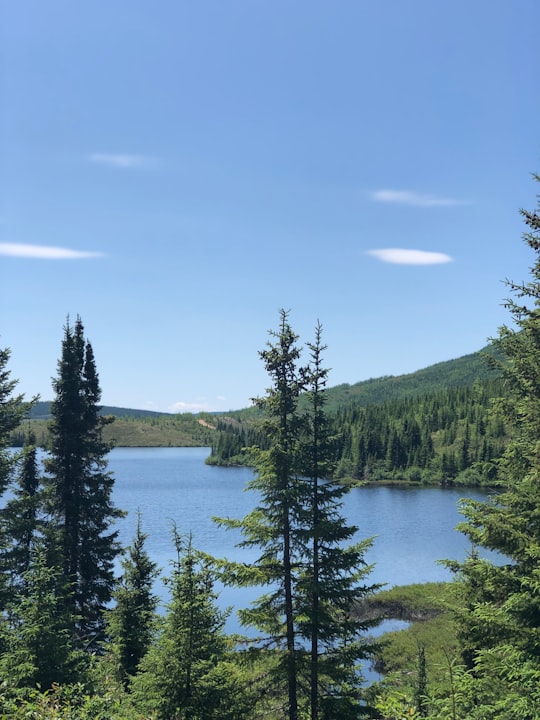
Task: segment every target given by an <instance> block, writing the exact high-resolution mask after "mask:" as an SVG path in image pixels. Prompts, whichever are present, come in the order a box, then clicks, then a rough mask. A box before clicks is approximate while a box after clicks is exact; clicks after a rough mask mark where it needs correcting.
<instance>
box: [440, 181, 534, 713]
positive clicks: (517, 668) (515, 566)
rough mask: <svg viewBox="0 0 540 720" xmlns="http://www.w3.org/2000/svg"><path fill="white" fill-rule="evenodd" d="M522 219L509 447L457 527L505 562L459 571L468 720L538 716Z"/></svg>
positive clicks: (505, 365)
mask: <svg viewBox="0 0 540 720" xmlns="http://www.w3.org/2000/svg"><path fill="white" fill-rule="evenodd" d="M536 180H537V181H540V177H538V176H536ZM522 215H523V218H524V220H525V223H526V225H527V227H528V231H527V232H526V233H525V234H524V240H525V242H526V244H527V245H528V246H529V247H530V248H531V249H532V250H533V251H534V252H535V254H536V259H535V262H534V264H533V266H532V268H531V279H530V280H529V282H526V283H514V282H511V281H507V285H508V286H509V288H510V290H511V292H512V295H513V297H512V298H511V299H509V300H507V302H506V306H507V307H508V309H509V311H510V314H511V317H512V319H513V321H514V324H515V326H514V327H508V326H504V327H502V328H501V329H500V333H499V337H498V339H497V341H496V346H497V348H498V349H499V350H500V352H501V353H502V357H503V360H502V362H501V370H502V372H503V376H504V379H505V382H506V384H507V388H508V391H509V396H508V398H507V399H505V400H504V401H502V402H503V405H504V412H505V420H506V421H507V422H510V421H511V422H512V423H513V438H512V441H511V442H510V444H509V445H508V447H507V449H506V451H505V453H504V455H503V457H502V459H501V461H500V462H499V482H500V483H501V486H502V489H501V491H500V492H499V494H495V495H493V496H492V497H491V498H490V499H489V500H488V501H487V502H480V501H473V500H468V501H467V502H466V503H465V504H464V515H465V518H466V521H465V522H464V523H463V524H462V525H461V529H462V531H463V532H464V533H465V534H466V535H467V536H468V537H469V538H470V540H471V542H472V543H473V544H474V546H476V547H483V548H487V549H489V550H494V551H497V552H498V553H500V554H501V562H500V563H494V562H491V561H490V560H487V559H482V558H480V557H479V555H478V553H477V552H473V553H472V555H471V556H470V558H469V559H468V560H467V561H466V562H465V563H463V564H457V563H456V564H454V568H455V569H456V570H457V571H458V572H459V578H460V580H461V587H462V591H463V610H462V612H461V615H460V635H461V639H462V644H463V657H464V660H465V662H466V664H467V666H468V667H469V668H470V670H471V671H472V673H473V675H472V677H473V678H474V683H473V693H472V696H473V698H472V700H471V707H472V706H474V707H475V709H474V711H473V710H472V709H471V710H470V712H471V715H470V717H477V716H478V717H480V716H481V717H484V715H480V713H481V712H482V708H483V709H484V710H485V708H486V707H489V713H490V718H506V717H508V718H510V717H512V718H533V717H540V693H539V692H538V687H540V454H539V447H540V446H539V438H540V213H539V212H538V211H536V212H527V211H522ZM474 713H478V715H476V714H474Z"/></svg>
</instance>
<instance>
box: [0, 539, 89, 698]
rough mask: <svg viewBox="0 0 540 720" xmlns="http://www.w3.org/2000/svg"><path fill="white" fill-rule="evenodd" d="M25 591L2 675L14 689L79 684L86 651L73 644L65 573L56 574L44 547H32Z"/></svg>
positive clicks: (15, 599)
mask: <svg viewBox="0 0 540 720" xmlns="http://www.w3.org/2000/svg"><path fill="white" fill-rule="evenodd" d="M23 581H24V583H23V586H24V590H23V591H22V592H20V593H19V594H13V595H12V596H11V599H10V603H9V605H8V619H9V624H8V628H7V631H6V641H7V642H6V646H7V647H6V649H5V650H4V652H3V653H2V656H1V658H0V673H1V674H2V677H3V678H5V679H6V685H7V686H8V687H40V688H41V689H42V690H49V689H50V688H51V687H52V685H53V683H67V682H73V681H75V680H77V679H79V677H80V676H79V674H78V672H77V670H78V665H79V664H80V655H82V653H80V651H79V652H78V651H76V650H74V648H73V644H72V637H71V635H72V632H71V627H70V625H71V618H70V615H69V613H67V612H66V607H65V603H64V597H63V595H59V593H58V588H59V587H61V579H60V578H59V570H57V569H56V568H51V567H50V566H49V564H48V560H47V552H46V548H45V545H44V543H43V541H41V540H38V541H37V542H36V543H35V544H34V545H33V547H32V551H31V557H30V563H29V566H28V569H27V570H26V572H25V573H24V574H23Z"/></svg>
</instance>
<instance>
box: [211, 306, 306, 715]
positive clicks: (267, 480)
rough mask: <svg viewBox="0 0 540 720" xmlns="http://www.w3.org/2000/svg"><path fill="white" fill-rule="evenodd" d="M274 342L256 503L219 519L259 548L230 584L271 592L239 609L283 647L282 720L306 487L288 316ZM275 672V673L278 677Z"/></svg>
mask: <svg viewBox="0 0 540 720" xmlns="http://www.w3.org/2000/svg"><path fill="white" fill-rule="evenodd" d="M270 334H271V337H272V339H273V342H268V344H267V347H266V349H265V350H262V351H261V352H260V353H259V354H260V356H261V358H262V360H263V362H264V364H265V368H266V370H267V372H268V374H269V376H270V378H271V380H272V385H271V387H270V388H269V389H268V390H267V394H266V395H265V396H264V397H263V398H258V399H257V400H256V401H255V402H256V404H257V405H258V407H260V408H261V409H262V410H263V412H264V415H265V420H264V423H263V427H262V431H263V433H265V434H266V436H267V439H268V442H269V448H268V449H267V450H260V451H259V452H258V455H257V476H256V477H255V478H254V479H253V480H252V481H251V482H250V484H249V487H250V488H251V489H253V490H256V491H257V492H258V493H259V495H260V502H259V505H258V506H257V507H256V508H255V509H254V510H253V511H252V512H251V513H249V514H248V515H247V516H246V517H245V518H243V519H242V520H238V521H236V520H224V519H222V520H221V521H220V522H221V523H222V524H223V525H225V526H226V527H237V528H240V529H241V531H242V533H243V535H244V540H243V541H242V542H241V544H240V545H241V546H243V547H259V548H261V555H260V556H259V558H258V560H257V561H256V562H255V563H254V565H253V566H252V572H249V571H247V570H246V569H245V568H241V569H240V574H238V573H236V572H235V571H233V572H232V574H231V577H232V581H233V582H238V583H239V584H246V585H266V586H268V587H269V588H271V589H270V590H269V592H268V593H267V594H265V595H263V596H262V597H261V598H259V599H258V600H256V601H255V602H254V603H253V605H252V607H251V608H249V609H244V610H241V611H240V612H239V615H240V619H241V622H242V623H243V624H244V625H246V626H251V627H254V628H257V630H259V631H260V632H263V633H264V634H265V635H266V636H267V638H269V639H271V641H272V642H273V643H275V645H276V646H277V647H278V648H281V647H282V644H283V643H284V645H285V647H284V654H283V655H280V660H279V669H278V674H279V675H281V677H283V676H284V677H285V682H286V688H287V689H286V694H287V698H288V700H287V711H286V712H287V717H288V718H289V720H297V718H298V666H297V649H298V648H297V640H296V623H295V600H294V586H295V573H296V572H297V570H298V565H297V559H298V539H297V538H296V539H295V533H294V523H295V517H296V516H297V511H298V508H299V507H300V506H301V505H303V504H304V500H305V498H301V497H300V495H301V493H302V492H303V493H305V492H306V485H305V483H302V482H297V478H298V477H299V472H298V470H299V457H298V455H299V453H298V450H299V439H300V429H301V422H300V417H299V413H298V398H299V395H300V391H301V390H302V388H303V378H302V374H301V372H299V369H298V366H297V365H298V359H299V357H300V348H299V346H298V344H297V339H298V337H297V335H296V334H295V333H294V332H293V331H292V329H291V327H290V325H289V322H288V313H287V312H286V311H284V310H282V311H281V314H280V328H279V331H277V332H274V331H272V332H271V333H270ZM279 675H278V676H279Z"/></svg>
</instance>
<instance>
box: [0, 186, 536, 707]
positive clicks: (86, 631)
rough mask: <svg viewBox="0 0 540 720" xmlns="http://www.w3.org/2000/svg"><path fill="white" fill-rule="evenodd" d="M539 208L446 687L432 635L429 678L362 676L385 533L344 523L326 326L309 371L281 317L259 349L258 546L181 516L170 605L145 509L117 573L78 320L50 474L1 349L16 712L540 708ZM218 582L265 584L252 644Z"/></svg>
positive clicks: (5, 609)
mask: <svg viewBox="0 0 540 720" xmlns="http://www.w3.org/2000/svg"><path fill="white" fill-rule="evenodd" d="M536 180H539V178H538V177H537V178H536ZM522 214H523V218H524V220H525V223H526V225H527V228H528V230H527V232H526V233H525V235H524V239H525V241H526V243H527V244H528V246H529V247H530V248H531V249H532V250H533V251H534V252H535V253H536V261H535V263H534V265H533V267H532V269H531V275H532V278H531V280H530V281H529V282H527V283H521V284H516V283H513V282H509V283H508V284H509V287H510V290H511V292H512V295H513V298H512V299H510V300H508V302H507V307H508V309H509V311H510V314H511V317H512V320H513V323H514V327H512V328H510V327H503V328H501V330H500V334H499V338H498V340H497V346H498V349H499V351H500V356H499V357H500V359H497V358H495V359H494V360H493V362H497V363H499V364H500V370H501V373H502V376H503V379H504V382H505V383H506V385H507V392H506V393H505V394H504V396H503V397H502V398H501V400H500V404H501V405H502V408H501V407H499V408H496V409H495V410H494V412H499V413H500V412H502V413H503V414H504V417H505V419H506V422H507V423H508V425H509V426H511V428H512V433H511V440H510V442H509V443H508V444H507V445H506V448H505V450H504V452H503V454H502V455H501V457H500V459H499V460H496V461H495V462H494V466H495V467H496V471H497V477H496V480H497V482H499V483H500V488H501V489H500V491H498V492H497V493H495V494H493V495H492V496H491V497H489V498H488V499H487V500H486V501H472V500H466V501H464V502H463V513H464V521H463V523H462V524H461V530H462V532H464V533H465V534H466V535H467V536H468V537H469V538H470V540H471V542H472V544H473V550H472V551H471V553H470V555H469V556H468V557H467V558H466V560H465V561H463V562H454V561H448V564H449V566H450V567H451V569H452V570H453V571H454V573H455V580H454V582H453V583H452V585H453V588H454V596H455V598H456V602H455V611H454V613H455V617H454V622H455V628H456V636H457V640H458V650H457V652H456V653H455V654H454V656H452V657H448V678H447V682H446V683H440V682H438V681H437V682H435V681H430V671H429V668H428V667H427V666H426V662H425V654H424V652H423V648H419V654H418V661H419V662H418V667H417V668H416V671H415V672H414V676H415V678H416V683H415V687H414V688H412V689H411V685H410V679H408V680H405V679H402V680H401V681H399V680H398V681H396V680H395V679H394V681H393V682H385V681H383V682H382V683H378V684H375V685H374V686H372V687H370V688H369V689H364V688H363V683H362V677H361V674H360V673H359V671H358V662H359V661H360V660H363V659H365V658H367V657H369V655H370V652H371V649H372V648H371V646H370V642H369V636H368V623H367V622H366V621H362V620H360V619H359V616H358V614H357V613H355V611H354V610H355V607H356V606H357V604H358V603H359V601H361V600H366V599H368V598H369V596H370V595H371V594H373V593H374V592H375V591H376V590H377V588H375V587H374V586H372V585H369V584H368V582H367V578H368V576H369V570H370V568H369V567H368V566H367V565H366V563H365V552H366V549H367V548H368V547H369V544H370V540H369V539H366V540H364V541H363V542H360V543H357V544H354V543H352V544H351V540H352V537H353V535H354V534H355V533H356V530H357V528H355V527H353V526H348V525H347V524H346V523H345V521H344V518H343V516H342V515H341V498H342V497H343V495H344V493H345V492H347V488H346V487H345V486H342V485H340V484H339V483H337V482H336V481H334V480H331V479H330V480H329V479H328V478H331V477H332V476H333V475H334V474H335V473H334V472H333V470H334V468H333V462H334V461H335V455H334V453H333V451H332V448H333V446H334V443H335V439H334V438H333V436H332V430H333V428H332V424H331V423H330V422H329V421H328V417H327V414H326V412H325V388H326V382H327V374H328V372H327V370H326V369H325V368H324V365H323V361H322V355H323V352H324V349H325V347H324V345H323V344H322V336H321V332H322V329H321V326H320V325H317V327H316V331H315V339H314V342H313V343H308V345H307V353H308V356H309V357H308V361H307V362H306V363H305V364H302V362H301V357H302V356H301V347H300V346H299V344H298V337H297V336H296V334H295V333H294V332H293V330H292V329H291V326H290V325H289V317H288V313H287V312H285V311H281V314H280V324H279V328H278V330H277V331H275V332H272V333H271V335H270V340H269V342H268V345H267V347H266V348H265V349H264V350H263V351H262V352H261V353H260V355H261V359H262V361H263V363H264V365H265V368H266V370H267V372H268V375H269V378H270V387H269V388H268V390H267V392H266V394H265V396H264V397H262V398H260V399H258V400H257V401H256V404H257V405H258V407H259V409H260V410H261V411H262V413H263V415H264V418H265V420H264V423H263V425H262V426H261V428H260V432H261V434H262V436H263V437H264V440H265V442H264V447H263V448H262V449H261V448H259V449H258V450H257V451H254V459H255V468H256V474H255V477H254V479H253V480H252V482H251V487H252V488H253V489H254V490H256V491H257V493H258V498H259V499H258V504H257V505H256V507H255V508H254V510H253V511H252V512H250V513H249V514H248V515H247V516H246V517H244V518H242V519H238V520H230V519H223V518H222V519H219V518H217V519H216V521H217V522H218V523H219V524H220V525H222V526H223V527H224V528H227V527H234V528H237V529H240V530H241V532H242V535H243V540H242V544H243V545H245V546H249V547H252V548H256V549H258V558H257V560H256V561H255V562H253V563H252V564H250V565H244V564H238V563H231V562H228V561H225V560H220V559H216V558H213V557H210V556H209V555H207V554H206V553H204V551H202V550H198V549H196V547H195V545H194V543H193V539H192V538H191V537H185V536H183V535H182V534H181V533H180V532H178V531H177V529H174V532H173V533H172V539H171V541H172V542H173V543H174V547H175V548H176V560H175V561H174V563H173V566H172V572H171V574H170V576H169V577H168V578H167V584H168V587H169V594H170V599H169V602H168V604H167V606H166V608H165V610H164V612H162V613H158V612H157V608H158V599H157V597H156V595H155V594H154V591H153V583H154V581H155V579H156V577H157V569H156V566H155V564H154V563H153V561H152V559H151V558H150V557H149V556H148V554H147V552H146V549H145V540H146V535H145V533H144V532H143V530H142V519H141V518H140V517H139V522H138V525H137V530H136V536H135V538H134V539H133V543H132V545H131V546H130V547H129V548H127V549H126V550H125V552H124V556H123V558H122V569H123V572H122V576H121V578H119V579H115V577H114V572H113V567H114V561H115V559H117V558H118V557H119V556H120V554H121V552H122V548H121V547H120V545H119V542H118V537H117V532H118V531H117V530H116V529H115V523H116V522H117V521H118V520H119V519H120V518H121V517H122V512H121V510H120V509H118V508H116V507H114V505H113V503H112V500H111V497H112V488H113V481H114V479H113V477H112V475H111V474H110V473H109V472H108V470H107V462H106V457H107V453H108V451H109V449H110V446H109V445H108V444H107V443H105V442H104V441H103V428H104V425H105V424H106V423H107V422H109V420H107V419H106V418H103V417H101V416H100V415H99V402H100V394H101V393H100V388H99V381H98V375H97V372H96V366H95V360H94V355H93V351H92V346H91V344H90V343H89V342H88V341H87V340H86V339H85V337H84V328H83V325H82V322H81V320H80V319H79V318H78V319H77V320H76V322H75V324H74V326H71V325H70V323H69V322H68V323H67V325H66V327H65V330H64V338H63V342H62V352H61V358H60V361H59V364H58V375H57V378H56V380H55V381H54V390H55V394H56V397H55V401H54V403H53V411H52V412H53V424H52V438H53V442H52V446H51V452H50V454H49V456H48V458H47V459H46V460H45V462H44V467H43V468H41V466H40V464H39V463H38V458H37V454H36V448H35V444H34V442H33V439H32V437H29V438H28V442H27V445H26V447H25V448H24V449H23V451H22V452H20V453H15V454H14V453H13V452H12V451H11V450H10V449H9V437H10V433H11V432H12V431H13V430H14V429H15V428H16V427H17V426H18V425H19V424H20V422H21V420H22V419H23V418H24V417H25V416H26V415H27V414H28V411H29V409H30V407H31V404H32V403H31V401H30V402H26V401H25V400H24V398H23V397H22V396H20V395H17V394H16V393H15V388H16V381H14V380H12V379H11V378H10V373H9V370H8V368H7V364H8V360H9V351H7V350H2V351H1V352H0V490H1V491H2V493H3V504H2V508H1V512H0V563H1V566H2V568H1V569H2V573H1V575H0V602H1V603H2V605H1V610H2V612H1V616H0V717H5V718H15V719H17V718H21V719H22V718H45V719H47V718H49V719H50V720H52V719H53V718H54V719H56V720H58V719H65V720H67V718H71V719H73V718H77V719H78V720H90V718H92V720H96V719H99V718H103V719H105V718H107V719H108V720H127V718H130V720H132V719H137V718H139V719H141V720H142V719H143V718H146V719H148V718H154V719H156V720H157V719H158V718H159V719H162V720H188V719H189V720H207V719H209V720H211V719H212V718H215V719H217V718H220V719H223V720H228V719H230V720H244V719H246V720H247V719H250V720H251V719H255V718H270V719H271V720H278V719H281V718H288V719H289V720H306V719H308V718H309V720H323V719H324V720H330V719H335V720H338V719H341V718H344V719H347V718H361V717H374V718H380V719H382V720H401V719H402V718H411V717H412V718H419V717H424V718H429V719H431V720H443V719H444V720H446V719H447V718H451V719H452V720H458V718H459V719H460V720H461V719H466V720H469V719H470V720H491V719H497V718H500V719H501V720H510V719H512V720H533V719H535V718H536V719H537V718H539V717H540V652H539V648H540V561H539V560H540V521H539V517H540V485H539V482H540V454H539V452H538V449H539V445H538V443H539V440H538V438H539V437H540V302H539V298H540V216H539V214H538V212H526V211H523V213H522ZM301 396H302V397H303V398H304V400H303V401H302V404H300V402H299V399H300V397H301ZM472 422H474V420H472ZM418 430H419V433H420V436H421V437H422V434H423V430H422V428H418ZM409 431H410V433H413V434H416V430H415V429H414V428H409ZM474 432H477V429H475V431H474ZM484 549H488V550H493V551H496V552H498V553H500V555H499V557H498V560H497V561H496V562H493V561H492V560H489V559H486V558H485V557H483V556H482V555H481V554H480V552H479V550H484ZM216 580H220V581H221V582H223V583H225V584H231V585H235V586H240V587H244V586H248V585H255V586H263V588H264V589H265V590H266V591H265V592H264V593H263V594H262V595H261V597H260V598H259V599H258V600H256V601H255V602H254V603H253V604H252V605H251V606H250V607H249V608H246V609H242V610H240V612H239V614H240V618H241V621H242V623H243V624H244V625H245V626H246V627H248V628H251V630H252V631H254V633H255V637H253V633H252V636H251V639H250V640H248V639H247V638H240V637H237V636H235V637H231V636H228V635H227V634H226V633H225V631H224V623H225V620H226V613H223V612H222V611H220V610H219V609H218V606H217V605H216V591H215V582H216Z"/></svg>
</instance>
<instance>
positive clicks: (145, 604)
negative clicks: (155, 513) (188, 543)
mask: <svg viewBox="0 0 540 720" xmlns="http://www.w3.org/2000/svg"><path fill="white" fill-rule="evenodd" d="M146 538H147V535H146V534H145V533H143V531H142V527H141V516H140V514H139V515H138V516H137V529H136V532H135V537H134V539H133V543H132V545H131V546H130V547H129V548H128V549H127V557H125V558H123V559H122V568H123V574H122V577H121V578H120V582H119V586H118V588H117V589H116V590H115V592H114V595H113V599H114V600H115V602H116V605H115V607H114V608H113V609H112V610H110V612H109V614H108V619H107V631H108V635H109V638H110V646H111V649H112V655H113V657H114V659H115V661H116V664H117V666H118V669H119V674H120V679H121V680H122V682H123V683H124V686H125V687H126V688H128V687H129V683H130V681H131V680H132V678H133V677H134V676H135V674H136V672H137V668H138V665H139V663H140V661H141V659H142V658H143V657H144V656H145V655H146V653H147V651H148V648H149V647H150V644H151V642H152V638H153V629H154V624H155V611H156V608H157V605H158V597H157V595H155V594H153V592H152V586H153V582H154V580H155V579H156V577H157V576H158V574H159V572H158V570H157V566H156V564H155V563H154V562H152V560H151V559H150V557H149V556H148V553H147V552H146V549H145V541H146Z"/></svg>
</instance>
